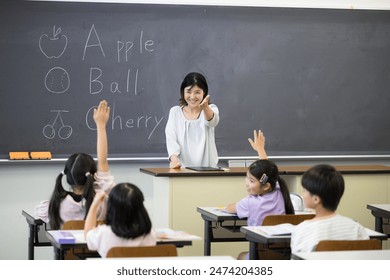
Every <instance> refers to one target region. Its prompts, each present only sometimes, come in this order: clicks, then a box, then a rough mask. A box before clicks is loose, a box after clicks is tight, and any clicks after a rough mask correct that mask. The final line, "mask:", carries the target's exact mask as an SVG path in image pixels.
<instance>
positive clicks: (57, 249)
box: [46, 230, 192, 260]
mask: <svg viewBox="0 0 390 280" xmlns="http://www.w3.org/2000/svg"><path fill="white" fill-rule="evenodd" d="M54 231H55V230H48V231H47V232H46V235H47V237H48V238H49V240H50V242H51V245H52V246H53V247H54V258H55V259H56V260H63V259H64V256H65V253H66V251H67V250H70V249H73V248H84V249H87V248H88V247H87V241H86V240H85V237H84V230H61V231H66V232H70V233H72V234H73V236H74V237H75V238H76V242H75V243H73V244H61V243H58V242H57V241H56V240H55V238H54V237H53V236H52V234H51V232H54ZM157 244H173V245H175V246H176V247H183V246H191V245H192V239H190V238H189V239H168V238H166V239H165V238H164V239H158V240H157ZM89 257H91V256H89ZM93 257H99V254H98V253H97V252H96V253H94V254H93Z"/></svg>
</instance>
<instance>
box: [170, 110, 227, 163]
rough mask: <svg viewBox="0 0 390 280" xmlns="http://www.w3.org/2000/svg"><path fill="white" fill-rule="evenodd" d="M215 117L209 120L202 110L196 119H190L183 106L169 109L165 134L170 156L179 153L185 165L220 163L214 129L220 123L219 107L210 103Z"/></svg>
mask: <svg viewBox="0 0 390 280" xmlns="http://www.w3.org/2000/svg"><path fill="white" fill-rule="evenodd" d="M209 106H210V108H211V110H213V112H214V117H213V118H212V119H211V120H210V121H207V120H206V119H205V116H204V112H203V111H202V112H201V114H200V116H199V118H198V119H196V120H188V119H186V117H185V116H184V113H183V110H182V107H180V106H175V107H172V108H171V110H170V111H169V118H168V122H167V126H166V127H165V135H166V142H167V150H168V156H169V157H170V156H171V155H173V154H176V155H178V157H179V160H180V162H181V164H182V166H183V167H185V166H212V167H215V166H217V164H218V152H217V146H216V144H215V132H214V129H215V127H216V126H217V125H218V123H219V111H218V107H217V106H216V105H214V104H210V105H209Z"/></svg>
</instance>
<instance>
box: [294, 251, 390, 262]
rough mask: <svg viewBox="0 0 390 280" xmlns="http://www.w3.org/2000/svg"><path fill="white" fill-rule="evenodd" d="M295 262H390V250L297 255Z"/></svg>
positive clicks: (295, 255)
mask: <svg viewBox="0 0 390 280" xmlns="http://www.w3.org/2000/svg"><path fill="white" fill-rule="evenodd" d="M291 257H292V259H294V260H390V250H364V251H327V252H309V253H295V254H292V255H291Z"/></svg>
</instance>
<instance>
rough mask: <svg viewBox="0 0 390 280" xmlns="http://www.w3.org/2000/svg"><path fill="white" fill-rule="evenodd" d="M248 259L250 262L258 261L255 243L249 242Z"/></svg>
mask: <svg viewBox="0 0 390 280" xmlns="http://www.w3.org/2000/svg"><path fill="white" fill-rule="evenodd" d="M249 259H250V260H257V259H259V253H258V251H257V243H256V242H252V241H250V242H249Z"/></svg>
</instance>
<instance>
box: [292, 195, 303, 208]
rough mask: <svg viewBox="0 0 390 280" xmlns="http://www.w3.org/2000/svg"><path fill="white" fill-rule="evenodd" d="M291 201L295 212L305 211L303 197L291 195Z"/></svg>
mask: <svg viewBox="0 0 390 280" xmlns="http://www.w3.org/2000/svg"><path fill="white" fill-rule="evenodd" d="M290 199H291V202H292V205H293V207H294V210H295V211H303V210H304V209H305V205H304V204H303V198H302V196H300V195H299V194H297V193H290Z"/></svg>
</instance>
